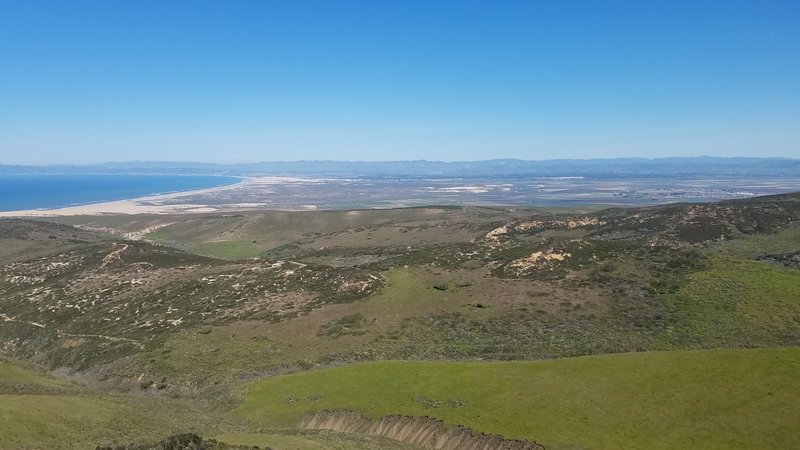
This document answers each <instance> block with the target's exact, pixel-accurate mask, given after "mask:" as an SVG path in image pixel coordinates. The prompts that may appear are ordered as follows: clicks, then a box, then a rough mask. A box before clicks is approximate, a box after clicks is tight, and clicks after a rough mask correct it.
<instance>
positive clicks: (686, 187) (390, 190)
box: [0, 176, 800, 217]
mask: <svg viewBox="0 0 800 450" xmlns="http://www.w3.org/2000/svg"><path fill="white" fill-rule="evenodd" d="M797 190H800V179H796V178H785V177H784V178H765V177H753V178H746V177H704V178H686V179H676V178H657V177H655V178H654V177H647V178H641V177H639V178H637V177H618V178H602V177H580V176H578V177H524V176H515V177H508V178H491V179H487V178H420V177H414V178H408V179H385V178H381V177H370V178H331V177H322V178H315V177H275V176H258V177H242V181H241V182H239V183H236V184H232V185H225V186H220V187H213V188H208V189H199V190H191V191H185V192H177V193H170V194H163V195H151V196H145V197H139V198H133V199H128V200H119V201H112V202H102V203H94V204H87V205H81V206H70V207H64V208H56V209H32V210H19V211H4V212H0V217H54V216H73V215H98V214H182V213H188V214H191V213H213V212H228V213H230V212H238V211H249V210H282V211H304V210H317V209H321V210H347V209H371V208H378V209H389V208H404V207H415V206H425V205H434V204H435V205H461V206H464V205H472V206H495V207H496V206H509V207H529V206H542V207H573V206H585V205H599V206H606V207H608V206H642V205H655V204H664V203H672V202H681V201H694V202H707V201H716V200H725V199H734V198H750V197H754V196H758V195H770V194H779V193H786V192H792V191H797Z"/></svg>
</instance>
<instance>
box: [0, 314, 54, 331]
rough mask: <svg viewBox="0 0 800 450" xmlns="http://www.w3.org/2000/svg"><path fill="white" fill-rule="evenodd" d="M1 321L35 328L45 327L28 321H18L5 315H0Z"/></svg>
mask: <svg viewBox="0 0 800 450" xmlns="http://www.w3.org/2000/svg"><path fill="white" fill-rule="evenodd" d="M0 319H2V320H3V321H4V322H16V323H27V324H28V325H33V326H35V327H39V328H44V325H42V324H41V323H36V322H30V321H28V320H17V319H15V318H13V317H11V316H9V315H7V314H3V313H0Z"/></svg>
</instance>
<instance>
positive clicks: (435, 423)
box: [300, 411, 544, 450]
mask: <svg viewBox="0 0 800 450" xmlns="http://www.w3.org/2000/svg"><path fill="white" fill-rule="evenodd" d="M300 428H301V429H304V430H331V431H337V432H341V433H355V434H365V435H369V436H382V437H385V438H388V439H392V440H395V441H399V442H403V443H406V444H411V445H416V446H418V447H422V448H426V449H437V450H438V449H443V450H456V449H457V450H544V446H543V445H541V444H539V443H536V442H530V441H520V440H515V439H506V438H504V437H503V436H498V435H489V434H483V433H477V432H475V431H472V430H471V429H469V428H467V427H463V426H460V425H456V426H452V427H445V425H444V423H443V422H442V421H440V420H436V419H432V418H430V417H408V416H386V417H383V418H381V419H378V420H375V421H373V420H370V419H369V418H367V417H365V416H363V415H361V414H359V413H357V412H355V411H319V412H316V413H311V414H307V415H306V416H305V417H303V420H302V421H301V422H300Z"/></svg>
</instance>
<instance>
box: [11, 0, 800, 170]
mask: <svg viewBox="0 0 800 450" xmlns="http://www.w3.org/2000/svg"><path fill="white" fill-rule="evenodd" d="M799 23H800V2H798V1H796V0H794V1H679V0H671V1H650V0H648V1H638V0H630V1H599V0H597V1H594V0H585V1H570V0H556V1H534V0H531V1H488V0H487V1H482V2H477V1H455V0H454V1H437V0H426V1H412V0H394V1H388V0H387V1H385V0H365V1H334V0H319V1H307V0H282V1H269V0H261V1H212V2H204V1H197V0H191V1H177V0H170V1H144V0H136V1H124V0H119V1H105V0H104V1H96V2H87V1H78V0H70V1H58V2H48V1H27V0H19V1H8V0H0V163H8V164H13V163H23V164H25V163H33V164H48V163H63V162H69V163H93V162H103V161H128V160H176V161H179V160H186V161H212V162H249V161H272V160H298V159H338V160H396V159H436V160H475V159H490V158H524V159H550V158H600V157H623V156H644V157H659V156H692V155H718V156H788V157H800V26H798V24H799Z"/></svg>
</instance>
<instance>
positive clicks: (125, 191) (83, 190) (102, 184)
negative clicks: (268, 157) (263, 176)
mask: <svg viewBox="0 0 800 450" xmlns="http://www.w3.org/2000/svg"><path fill="white" fill-rule="evenodd" d="M238 181H240V179H239V178H234V177H222V176H205V175H197V176H194V175H0V211H16V210H21V209H51V208H62V207H65V206H75V205H85V204H89V203H98V202H108V201H114V200H124V199H129V198H136V197H142V196H145V195H154V194H166V193H170V192H180V191H190V190H194V189H205V188H210V187H216V186H224V185H227V184H234V183H237V182H238Z"/></svg>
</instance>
